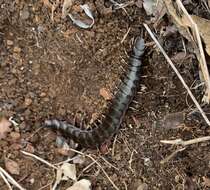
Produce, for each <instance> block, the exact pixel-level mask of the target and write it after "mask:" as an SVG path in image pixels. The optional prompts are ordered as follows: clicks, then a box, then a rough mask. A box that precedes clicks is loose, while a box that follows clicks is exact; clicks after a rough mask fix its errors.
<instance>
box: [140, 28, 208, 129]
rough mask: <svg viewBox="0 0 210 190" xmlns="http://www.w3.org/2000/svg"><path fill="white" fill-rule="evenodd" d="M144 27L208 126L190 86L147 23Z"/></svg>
mask: <svg viewBox="0 0 210 190" xmlns="http://www.w3.org/2000/svg"><path fill="white" fill-rule="evenodd" d="M144 27H145V28H146V30H147V31H148V33H149V35H150V36H151V38H152V39H153V40H154V42H155V43H156V45H157V46H158V48H159V49H160V51H161V52H162V54H163V55H164V57H165V58H166V60H167V62H168V63H169V65H170V66H171V67H172V69H173V70H174V72H175V73H176V75H177V77H178V78H179V80H180V81H181V82H182V84H183V86H184V87H185V89H186V90H187V92H188V94H189V96H190V97H191V99H192V101H193V102H194V104H195V106H196V107H197V108H198V110H199V111H200V113H201V115H202V116H203V118H204V120H205V122H206V123H207V124H208V125H209V126H210V121H209V119H208V118H207V116H206V114H205V113H204V111H203V109H202V108H201V106H200V104H199V103H198V101H197V100H196V98H195V97H194V95H193V94H192V92H191V90H190V88H189V87H188V86H187V84H186V82H185V81H184V79H183V78H182V76H181V74H180V73H179V71H178V70H177V68H176V67H175V65H174V64H173V62H172V61H171V59H170V58H169V56H168V55H167V54H166V52H165V50H164V49H163V48H162V46H161V45H160V43H159V42H158V40H157V39H156V38H155V36H154V34H153V33H152V31H151V30H150V28H149V27H148V25H147V24H144Z"/></svg>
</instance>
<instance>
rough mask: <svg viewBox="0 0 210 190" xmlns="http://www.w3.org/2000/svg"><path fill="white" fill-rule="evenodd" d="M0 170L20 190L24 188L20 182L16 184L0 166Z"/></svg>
mask: <svg viewBox="0 0 210 190" xmlns="http://www.w3.org/2000/svg"><path fill="white" fill-rule="evenodd" d="M0 172H1V173H2V174H3V175H4V176H5V177H7V179H8V180H9V181H10V182H11V183H12V184H13V185H14V186H16V187H17V188H18V189H20V190H26V189H24V188H23V187H22V186H21V185H20V184H18V182H16V181H15V179H14V178H13V177H12V176H11V175H9V174H8V173H7V172H6V171H5V170H4V169H3V168H1V167H0Z"/></svg>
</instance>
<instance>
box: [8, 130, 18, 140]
mask: <svg viewBox="0 0 210 190" xmlns="http://www.w3.org/2000/svg"><path fill="white" fill-rule="evenodd" d="M10 136H11V137H12V140H14V141H16V140H18V139H20V133H18V132H11V133H10Z"/></svg>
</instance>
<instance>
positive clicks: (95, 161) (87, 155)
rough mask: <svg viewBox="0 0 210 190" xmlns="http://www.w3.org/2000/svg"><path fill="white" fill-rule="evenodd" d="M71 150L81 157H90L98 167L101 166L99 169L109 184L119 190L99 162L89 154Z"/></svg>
mask: <svg viewBox="0 0 210 190" xmlns="http://www.w3.org/2000/svg"><path fill="white" fill-rule="evenodd" d="M70 150H71V151H73V152H76V153H78V154H81V155H83V156H86V157H88V158H90V159H91V160H92V161H93V162H94V163H96V164H97V165H98V166H99V168H100V169H101V170H102V172H103V173H104V175H105V176H106V177H107V179H108V180H109V182H110V183H111V184H112V186H113V187H114V188H115V189H116V190H119V188H118V187H117V186H116V185H115V183H114V182H113V181H112V180H111V178H110V177H109V176H108V174H107V173H106V171H105V170H104V168H103V167H102V166H101V164H99V162H97V160H95V159H94V158H93V157H92V156H91V155H89V154H86V155H85V154H84V153H83V152H80V151H78V150H74V149H72V148H70Z"/></svg>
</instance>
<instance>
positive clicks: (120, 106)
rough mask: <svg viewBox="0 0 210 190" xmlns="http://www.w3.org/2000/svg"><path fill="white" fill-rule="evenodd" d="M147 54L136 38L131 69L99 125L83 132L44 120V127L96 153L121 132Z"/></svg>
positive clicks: (131, 56) (55, 120)
mask: <svg viewBox="0 0 210 190" xmlns="http://www.w3.org/2000/svg"><path fill="white" fill-rule="evenodd" d="M144 51H145V43H144V39H143V38H141V37H137V38H136V40H135V41H134V44H133V48H132V51H131V55H130V56H129V58H128V68H127V70H126V72H125V74H124V75H123V78H122V81H121V83H120V85H119V88H118V91H117V92H116V94H115V96H114V98H113V99H112V100H111V103H110V106H109V107H108V109H107V111H106V113H105V114H104V117H103V118H102V120H101V122H100V123H98V124H97V125H96V126H93V127H91V128H90V129H80V128H78V127H76V126H74V125H72V124H69V123H67V122H66V121H59V120H57V119H51V120H45V122H44V127H47V128H51V129H54V130H60V131H62V132H63V133H65V134H66V135H67V136H68V137H70V138H71V139H73V141H75V142H76V143H78V144H80V145H81V146H82V147H84V148H93V149H94V148H97V147H100V145H102V144H103V143H104V142H106V141H107V140H108V139H111V138H112V137H113V136H114V135H115V134H116V133H117V132H118V131H119V128H120V126H121V123H122V121H123V119H124V117H125V114H126V112H127V110H128V108H129V105H130V104H131V102H132V100H133V98H134V96H135V94H136V92H137V88H138V85H139V82H140V78H141V75H140V73H141V67H142V58H143V55H144Z"/></svg>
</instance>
